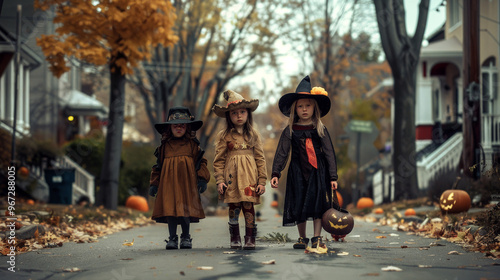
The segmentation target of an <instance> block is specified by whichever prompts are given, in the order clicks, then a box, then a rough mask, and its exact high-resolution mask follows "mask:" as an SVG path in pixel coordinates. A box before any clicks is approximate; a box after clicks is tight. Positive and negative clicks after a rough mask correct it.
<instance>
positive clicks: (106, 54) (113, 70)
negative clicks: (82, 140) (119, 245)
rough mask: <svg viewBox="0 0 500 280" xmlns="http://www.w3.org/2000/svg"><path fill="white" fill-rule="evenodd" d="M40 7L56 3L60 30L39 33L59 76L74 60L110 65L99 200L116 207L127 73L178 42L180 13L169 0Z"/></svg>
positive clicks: (62, 0)
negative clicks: (158, 50)
mask: <svg viewBox="0 0 500 280" xmlns="http://www.w3.org/2000/svg"><path fill="white" fill-rule="evenodd" d="M35 7H36V8H39V9H42V10H47V9H50V8H53V9H55V17H54V23H55V24H57V26H58V28H57V29H56V33H57V34H51V35H43V36H42V37H41V38H39V39H37V44H38V45H39V46H40V47H41V48H42V51H43V53H44V55H45V57H46V59H47V61H48V62H49V63H50V70H51V71H52V72H53V73H54V75H56V76H57V77H60V76H61V75H62V74H63V73H65V72H67V71H69V70H70V67H69V66H68V63H71V62H72V61H78V62H80V63H88V64H93V65H107V66H108V67H109V71H110V80H111V86H110V89H111V92H110V102H109V104H110V105H109V116H108V126H107V135H106V145H105V152H104V161H103V162H104V163H103V166H102V171H101V178H100V179H101V181H100V184H99V187H100V191H99V192H98V197H97V198H96V203H97V204H102V205H104V206H105V207H106V208H109V209H116V208H117V205H118V179H119V172H120V158H121V150H122V133H123V121H124V120H123V118H124V115H123V114H124V105H125V104H124V103H125V99H124V97H125V89H124V86H125V81H126V79H125V77H126V75H127V74H132V73H133V69H134V68H135V67H137V65H138V64H139V63H140V62H141V61H143V60H144V59H151V50H152V48H154V47H156V46H158V45H162V46H170V45H172V44H174V43H175V42H177V40H178V37H177V36H176V35H174V32H173V31H172V29H171V27H172V26H173V24H174V22H175V19H176V16H175V14H174V8H173V6H172V4H171V3H170V2H169V1H164V0H148V1H143V0H117V1H105V0H100V1H98V0H96V1H80V0H43V1H41V0H35Z"/></svg>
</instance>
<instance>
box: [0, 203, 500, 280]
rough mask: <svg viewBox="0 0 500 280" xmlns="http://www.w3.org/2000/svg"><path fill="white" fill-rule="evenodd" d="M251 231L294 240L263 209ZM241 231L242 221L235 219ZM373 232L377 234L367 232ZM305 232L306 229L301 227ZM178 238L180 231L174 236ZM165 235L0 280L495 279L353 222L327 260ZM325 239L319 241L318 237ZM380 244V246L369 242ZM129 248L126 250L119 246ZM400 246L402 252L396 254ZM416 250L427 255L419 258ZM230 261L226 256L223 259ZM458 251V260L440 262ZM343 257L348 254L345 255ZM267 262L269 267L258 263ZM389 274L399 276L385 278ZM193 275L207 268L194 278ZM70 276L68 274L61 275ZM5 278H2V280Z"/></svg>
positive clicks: (438, 251)
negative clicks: (169, 243)
mask: <svg viewBox="0 0 500 280" xmlns="http://www.w3.org/2000/svg"><path fill="white" fill-rule="evenodd" d="M267 196H268V197H269V199H267V201H266V204H265V207H264V208H263V209H262V213H263V217H262V218H263V219H264V221H261V222H259V223H258V228H259V236H266V235H267V234H268V233H274V232H279V233H282V234H288V235H289V237H290V238H292V239H294V240H295V239H296V238H297V230H296V228H295V227H281V226H280V225H281V218H280V217H276V216H275V214H276V211H275V210H274V209H272V208H270V207H268V206H266V205H268V204H269V201H270V200H271V199H270V198H271V195H270V194H268V195H267ZM240 222H241V223H243V219H240ZM375 228H377V229H378V230H376V231H374V229H375ZM307 229H308V232H309V233H310V232H311V231H312V224H311V223H309V224H308V228H307ZM179 230H180V228H179ZM167 235H168V230H167V227H166V226H165V225H161V224H157V225H152V226H147V227H142V228H134V229H130V230H127V231H122V232H118V233H115V234H112V235H109V236H107V237H104V238H100V239H99V242H97V243H85V244H76V243H65V244H64V246H62V247H60V248H53V249H43V250H40V251H36V252H30V253H26V254H22V255H19V256H17V264H16V265H17V269H18V270H17V271H16V272H15V273H12V272H9V271H7V269H6V267H7V265H6V261H7V258H6V257H2V258H0V259H1V260H2V262H1V263H2V264H1V268H2V270H1V271H0V277H1V279H112V280H127V279H128V280H132V279H236V278H237V279H289V280H293V279H426V280H428V279H439V280H446V279H500V261H498V260H492V259H487V258H484V256H483V254H480V253H472V252H466V251H464V250H462V249H461V247H460V246H458V245H455V244H451V243H448V242H445V241H439V242H438V243H440V244H442V245H444V246H429V245H430V244H431V243H432V242H435V241H436V240H434V239H427V238H422V237H417V236H414V235H407V234H406V233H404V232H397V231H395V230H393V229H392V228H390V227H379V226H377V225H376V224H374V223H368V222H364V221H356V226H355V227H354V229H353V231H352V232H351V234H350V235H348V237H347V238H346V242H328V244H327V245H328V247H329V248H330V253H328V254H326V255H313V254H305V253H304V252H303V250H293V249H292V244H293V242H289V243H285V244H278V243H272V242H258V243H257V249H256V250H255V251H243V250H239V251H235V252H234V251H233V250H231V249H229V246H228V245H229V232H228V228H227V219H226V218H225V217H208V218H206V219H204V220H202V221H201V222H200V223H199V224H193V225H192V237H193V249H191V250H169V251H167V250H165V242H163V240H164V239H165V238H166V237H167ZM324 235H325V236H326V234H324ZM377 236H386V238H376V237H377ZM132 239H133V240H134V245H133V246H130V247H128V246H124V245H122V244H123V243H124V242H127V241H132ZM401 246H407V247H408V248H404V249H403V248H401ZM421 248H427V249H424V250H422V249H421ZM231 251H233V252H234V253H231V254H229V253H228V252H231ZM450 251H458V252H459V253H460V254H458V255H448V252H450ZM346 253H348V254H346ZM270 260H275V264H262V262H266V261H270ZM388 266H395V267H398V268H400V269H402V271H400V272H385V271H382V268H384V267H388ZM200 267H212V270H201V269H199V268H200ZM70 268H78V270H79V271H76V272H65V271H64V270H65V269H70ZM6 277H9V278H6Z"/></svg>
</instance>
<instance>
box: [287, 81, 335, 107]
mask: <svg viewBox="0 0 500 280" xmlns="http://www.w3.org/2000/svg"><path fill="white" fill-rule="evenodd" d="M302 98H311V99H314V100H316V101H317V103H318V107H319V111H320V113H321V114H320V115H321V117H324V116H325V115H326V114H328V112H329V111H330V107H331V101H330V98H328V92H326V90H325V89H324V88H322V87H313V88H312V87H311V79H310V78H309V76H305V77H304V79H302V81H301V82H300V84H299V85H298V86H297V89H296V90H295V92H292V93H287V94H285V95H283V96H282V97H281V98H280V100H279V102H278V106H279V108H280V111H281V113H283V115H285V116H287V117H290V109H291V107H292V104H293V102H295V101H297V100H299V99H302Z"/></svg>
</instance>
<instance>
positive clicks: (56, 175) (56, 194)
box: [45, 168, 75, 204]
mask: <svg viewBox="0 0 500 280" xmlns="http://www.w3.org/2000/svg"><path fill="white" fill-rule="evenodd" d="M45 181H46V182H47V184H48V185H49V203H53V204H72V203H73V182H75V169H74V168H50V169H45Z"/></svg>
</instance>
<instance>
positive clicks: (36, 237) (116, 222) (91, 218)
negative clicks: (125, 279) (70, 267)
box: [0, 205, 154, 255]
mask: <svg viewBox="0 0 500 280" xmlns="http://www.w3.org/2000/svg"><path fill="white" fill-rule="evenodd" d="M49 207H50V208H49ZM49 207H47V208H45V209H41V208H40V205H34V206H31V205H26V206H24V208H23V206H21V207H20V209H25V210H23V211H18V213H17V215H16V218H17V221H19V222H20V223H22V224H23V228H21V230H23V229H24V226H29V225H41V226H43V227H44V228H45V232H43V231H40V232H39V231H38V229H37V231H36V232H35V233H34V234H33V236H32V238H29V239H19V238H16V243H15V251H16V254H20V253H24V252H29V251H33V250H39V249H43V248H54V247H61V246H63V244H64V243H66V242H75V243H93V242H97V241H98V238H99V237H102V236H105V235H109V234H112V233H115V232H118V231H122V230H126V229H130V228H133V227H137V226H144V225H148V224H151V223H154V221H152V220H151V218H150V217H146V216H144V214H142V213H140V214H138V213H135V212H133V211H131V210H129V209H121V210H118V211H116V210H107V209H104V208H101V207H83V206H73V205H69V206H66V205H50V206H49ZM6 230H7V228H6V226H5V224H4V223H2V224H0V232H2V231H6ZM138 238H141V236H138ZM124 245H125V246H131V245H132V244H131V245H126V244H124ZM10 246H12V245H11V244H8V240H6V239H3V240H0V254H2V255H6V254H8V253H9V252H10Z"/></svg>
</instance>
